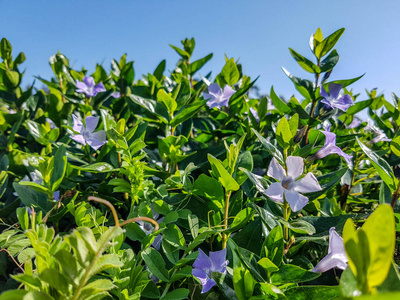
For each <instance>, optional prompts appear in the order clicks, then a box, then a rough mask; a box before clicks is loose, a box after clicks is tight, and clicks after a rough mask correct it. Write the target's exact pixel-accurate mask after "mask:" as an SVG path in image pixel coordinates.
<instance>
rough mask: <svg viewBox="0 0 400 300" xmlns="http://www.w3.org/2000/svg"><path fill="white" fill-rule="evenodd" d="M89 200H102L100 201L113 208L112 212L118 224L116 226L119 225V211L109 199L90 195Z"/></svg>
mask: <svg viewBox="0 0 400 300" xmlns="http://www.w3.org/2000/svg"><path fill="white" fill-rule="evenodd" d="M88 200H89V201H96V202H100V203H103V204H104V205H107V206H108V207H109V208H110V209H111V212H112V214H113V216H114V222H115V226H116V227H119V220H118V215H117V211H116V210H115V207H114V205H112V204H111V203H110V202H109V201H107V200H104V199H101V198H99V197H95V196H89V197H88Z"/></svg>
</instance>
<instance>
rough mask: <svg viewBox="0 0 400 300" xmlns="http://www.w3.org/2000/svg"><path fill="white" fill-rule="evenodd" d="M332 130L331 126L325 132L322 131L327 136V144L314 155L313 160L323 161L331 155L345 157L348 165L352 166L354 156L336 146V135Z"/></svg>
mask: <svg viewBox="0 0 400 300" xmlns="http://www.w3.org/2000/svg"><path fill="white" fill-rule="evenodd" d="M330 129H331V126H330V125H329V126H328V127H327V128H326V129H325V131H324V130H321V132H322V133H323V134H324V135H325V143H324V146H323V147H322V148H321V149H319V150H318V151H317V152H316V153H315V154H314V155H313V159H321V158H324V157H326V156H328V155H331V154H337V155H339V156H341V157H343V158H344V159H345V161H346V163H347V164H351V159H352V158H353V156H351V155H349V154H346V153H344V152H343V150H342V149H340V148H339V147H338V146H336V134H334V133H333V132H330Z"/></svg>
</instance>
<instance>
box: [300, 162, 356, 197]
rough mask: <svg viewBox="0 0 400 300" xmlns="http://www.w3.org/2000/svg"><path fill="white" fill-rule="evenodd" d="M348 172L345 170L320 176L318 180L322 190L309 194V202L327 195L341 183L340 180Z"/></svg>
mask: <svg viewBox="0 0 400 300" xmlns="http://www.w3.org/2000/svg"><path fill="white" fill-rule="evenodd" d="M347 170H348V169H347V168H343V169H340V170H338V171H335V172H332V173H328V174H325V175H322V176H318V177H317V180H318V183H319V184H320V186H321V188H322V190H321V191H318V192H313V193H307V197H308V199H309V201H312V200H315V199H317V198H318V197H319V196H321V195H323V194H325V193H326V192H327V191H329V190H330V189H331V188H332V187H334V186H335V185H336V184H337V183H338V182H339V181H340V179H342V177H343V176H344V174H346V172H347Z"/></svg>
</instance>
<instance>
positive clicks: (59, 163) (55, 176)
mask: <svg viewBox="0 0 400 300" xmlns="http://www.w3.org/2000/svg"><path fill="white" fill-rule="evenodd" d="M66 170H67V154H66V150H65V147H64V146H63V145H61V146H60V147H59V148H58V149H57V151H56V153H55V155H54V169H53V173H52V175H51V180H50V184H51V189H52V191H56V190H57V188H58V186H59V185H60V184H61V182H62V180H63V178H64V175H65V171H66Z"/></svg>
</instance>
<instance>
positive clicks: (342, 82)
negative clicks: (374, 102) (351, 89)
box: [324, 73, 365, 90]
mask: <svg viewBox="0 0 400 300" xmlns="http://www.w3.org/2000/svg"><path fill="white" fill-rule="evenodd" d="M364 75H365V73H364V74H362V75H361V76H358V77H356V78H352V79H344V80H334V81H331V82H328V83H325V84H324V88H325V90H326V89H327V88H328V86H329V85H330V84H331V83H337V84H341V85H342V88H345V87H347V86H349V85H350V84H352V83H354V82H356V81H358V80H359V79H360V78H361V77H363V76H364Z"/></svg>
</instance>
